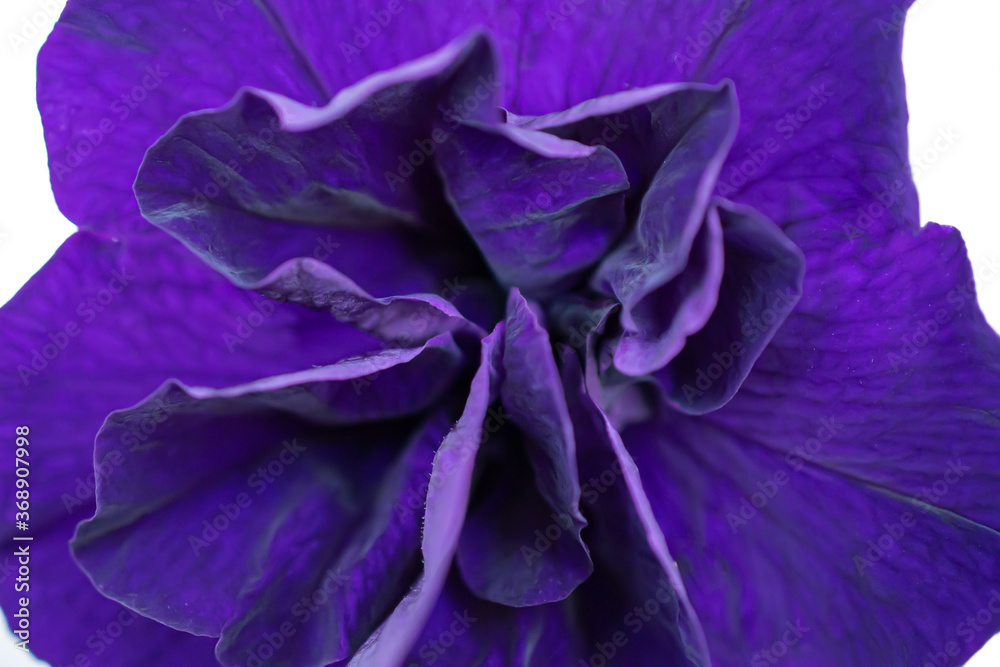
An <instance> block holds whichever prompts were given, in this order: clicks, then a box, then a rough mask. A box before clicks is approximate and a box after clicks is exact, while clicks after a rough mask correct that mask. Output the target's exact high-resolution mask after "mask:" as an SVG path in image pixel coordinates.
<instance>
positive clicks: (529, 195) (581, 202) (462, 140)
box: [437, 122, 629, 298]
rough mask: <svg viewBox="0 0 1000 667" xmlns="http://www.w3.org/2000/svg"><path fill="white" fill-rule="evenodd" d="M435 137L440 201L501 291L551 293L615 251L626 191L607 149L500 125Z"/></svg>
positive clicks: (625, 182)
mask: <svg viewBox="0 0 1000 667" xmlns="http://www.w3.org/2000/svg"><path fill="white" fill-rule="evenodd" d="M439 129H441V133H442V134H441V135H440V136H441V138H442V142H441V144H440V147H439V148H438V154H439V157H438V160H437V165H438V169H440V171H441V173H442V175H443V177H444V182H445V187H446V191H447V194H448V199H449V200H450V201H451V203H452V206H453V207H454V208H455V211H456V212H457V213H458V216H459V218H460V219H461V220H462V222H463V223H464V224H465V227H466V228H467V229H468V230H469V233H470V234H471V235H472V237H473V238H474V239H475V240H476V245H477V246H478V247H479V250H480V251H481V252H482V253H483V255H484V256H485V257H486V261H487V262H488V263H489V265H490V268H491V269H493V273H494V275H496V277H497V280H498V281H499V282H500V283H501V284H502V285H504V286H505V287H511V286H514V285H517V287H518V288H519V289H521V290H522V291H524V292H525V293H526V294H528V295H529V296H535V297H539V298H541V297H545V296H551V295H553V294H556V293H558V292H560V291H562V290H565V289H566V288H567V287H570V286H572V284H573V283H574V282H577V281H579V279H580V277H581V274H582V273H583V271H584V270H586V269H588V268H590V267H591V266H593V265H594V264H596V263H597V262H598V260H599V259H600V258H601V257H602V256H603V255H604V254H605V253H606V252H607V251H608V250H609V249H610V248H611V246H612V244H613V243H615V242H617V240H618V237H619V236H620V234H621V232H622V230H623V229H624V226H625V205H624V203H625V191H626V190H628V186H629V183H628V180H627V178H626V176H625V172H624V170H623V169H622V166H621V164H620V163H619V162H618V159H617V158H616V157H615V155H614V153H612V152H611V151H610V150H608V149H607V148H604V147H603V146H583V145H581V144H577V143H575V142H572V141H564V140H561V139H558V138H556V137H553V136H551V135H548V134H544V133H541V132H535V131H532V130H525V129H521V128H516V127H511V126H507V125H492V126H491V125H474V124H472V123H470V122H466V123H463V124H461V125H460V126H458V127H457V128H455V129H454V131H452V132H451V133H450V134H449V133H446V131H445V130H444V129H443V128H439Z"/></svg>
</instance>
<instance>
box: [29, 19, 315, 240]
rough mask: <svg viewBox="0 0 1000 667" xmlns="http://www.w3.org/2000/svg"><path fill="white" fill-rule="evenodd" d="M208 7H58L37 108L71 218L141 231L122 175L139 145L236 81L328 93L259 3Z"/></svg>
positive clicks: (136, 159)
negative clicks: (221, 10)
mask: <svg viewBox="0 0 1000 667" xmlns="http://www.w3.org/2000/svg"><path fill="white" fill-rule="evenodd" d="M220 6H225V5H224V4H223V3H215V2H202V3H196V4H194V5H192V4H191V3H189V2H186V1H182V0H166V1H165V2H157V3H156V4H149V3H141V4H129V5H127V6H123V4H122V3H120V2H114V1H112V0H70V2H69V3H67V7H66V11H65V12H64V13H63V15H62V17H61V18H60V19H59V22H58V23H57V24H56V26H55V29H54V30H53V32H52V34H51V35H50V36H49V39H48V41H47V42H46V43H45V45H44V46H43V47H42V50H41V53H40V54H39V58H38V107H39V110H40V111H41V115H42V123H43V126H44V129H45V142H46V145H47V146H48V151H49V159H50V161H49V169H50V171H51V174H52V188H53V191H54V192H55V196H56V201H57V202H58V204H59V208H60V210H61V211H62V212H63V213H64V214H65V215H66V217H67V218H69V219H70V220H72V221H73V222H74V223H76V224H77V225H80V226H81V227H87V228H93V229H102V230H107V231H109V232H111V233H113V234H116V235H119V234H123V233H129V232H134V231H142V230H144V229H145V230H148V229H149V226H148V225H147V223H146V222H145V221H144V220H143V219H142V218H141V217H140V216H139V210H138V208H137V207H136V204H135V197H134V196H133V194H132V182H133V181H134V180H135V174H136V171H137V170H138V168H139V163H140V162H141V161H142V157H143V154H144V153H145V152H146V149H147V148H149V146H151V145H152V144H153V143H154V142H155V141H156V139H157V138H158V137H159V136H160V135H162V134H163V133H164V132H166V131H167V130H168V129H169V128H170V126H171V125H173V124H174V122H176V120H177V118H178V117H180V116H181V115H182V114H185V113H188V112H190V111H196V110H200V109H205V108H208V107H214V106H218V105H220V104H224V103H225V102H227V101H228V100H229V99H230V98H231V97H232V96H233V94H234V93H235V92H236V91H237V90H238V89H239V88H240V87H241V86H259V87H261V88H264V89H267V90H273V91H275V92H278V93H281V94H283V95H287V96H289V97H292V98H295V99H297V100H299V101H301V102H303V103H306V104H317V105H319V104H324V103H325V102H326V101H327V100H328V99H329V97H330V93H329V92H328V90H327V89H326V86H325V85H324V84H323V82H321V81H319V80H318V79H317V78H316V77H315V75H314V73H313V72H312V68H311V65H310V63H309V62H308V60H307V59H306V58H303V56H302V54H301V53H300V52H299V50H298V48H297V45H296V44H295V43H294V42H293V41H291V40H290V39H289V35H288V34H287V33H285V32H283V31H282V30H281V29H280V24H275V23H274V22H273V20H272V19H273V17H272V16H270V15H269V13H268V12H267V10H266V9H262V8H258V7H256V6H254V5H253V4H252V3H249V2H248V3H245V5H244V6H243V7H241V8H240V11H238V12H236V11H233V12H228V13H224V14H223V15H220V14H219V11H218V10H219V7H220ZM225 7H226V9H229V7H228V6H225ZM179 35H183V39H179V38H178V36H179Z"/></svg>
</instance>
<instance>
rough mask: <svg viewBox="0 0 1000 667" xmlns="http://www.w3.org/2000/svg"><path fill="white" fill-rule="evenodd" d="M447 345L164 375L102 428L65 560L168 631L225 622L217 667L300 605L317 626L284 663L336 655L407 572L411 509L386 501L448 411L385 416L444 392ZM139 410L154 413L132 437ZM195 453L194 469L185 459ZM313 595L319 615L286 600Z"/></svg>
mask: <svg viewBox="0 0 1000 667" xmlns="http://www.w3.org/2000/svg"><path fill="white" fill-rule="evenodd" d="M460 358H461V355H460V353H459V352H458V350H457V349H456V348H455V347H454V345H453V344H452V343H451V342H450V339H448V338H447V337H442V338H440V339H436V340H432V341H431V342H430V343H428V345H426V346H425V347H424V348H422V349H421V350H419V351H415V350H406V351H392V352H389V353H381V354H379V355H375V356H372V357H367V358H361V359H356V360H346V361H344V362H341V363H339V364H336V365H333V366H327V367H322V368H317V369H313V370H310V371H304V372H300V373H294V374H291V375H287V376H279V377H275V378H268V379H267V380H261V381H258V382H254V383H251V384H248V385H243V386H240V387H233V388H228V389H221V390H210V389H204V388H190V389H188V388H185V387H183V386H181V385H178V384H176V383H174V384H168V385H166V386H165V387H164V388H162V389H161V390H160V391H158V392H157V393H156V394H154V395H153V396H152V397H151V398H150V399H149V400H147V401H145V402H144V403H143V404H142V405H140V406H138V407H137V408H133V409H130V410H126V411H121V412H116V413H113V414H112V416H111V417H110V418H109V419H108V421H107V422H106V424H105V426H104V428H103V429H102V430H101V433H100V435H99V436H98V439H97V448H96V454H95V461H96V464H97V465H98V466H103V467H108V468H111V471H110V473H109V474H108V475H106V476H104V477H102V478H101V480H100V481H99V483H98V487H97V501H98V511H97V514H96V515H95V517H94V518H93V519H90V520H88V521H86V522H84V523H82V524H80V526H79V528H78V530H77V535H76V538H75V540H74V542H73V553H74V555H75V556H76V558H77V560H78V561H79V562H80V563H81V565H82V566H83V568H84V569H85V570H86V571H87V572H88V574H89V575H90V576H91V577H92V579H93V580H94V582H95V583H96V584H97V586H98V588H99V589H100V590H101V591H102V592H103V593H104V594H105V595H108V596H109V597H111V598H113V599H116V600H118V601H120V602H122V603H123V604H125V605H126V606H129V607H130V608H133V609H135V610H137V611H139V612H140V613H142V614H143V615H147V616H150V617H153V618H155V619H157V620H159V621H160V622H162V623H165V624H166V625H169V626H171V627H174V628H177V629H179V630H184V631H187V632H191V633H194V634H202V635H211V636H218V635H220V634H221V635H222V638H221V640H220V644H219V647H218V649H217V653H218V655H219V657H220V659H222V660H223V661H224V662H225V663H226V664H230V665H236V664H240V661H242V660H243V654H244V653H245V652H247V651H251V652H252V651H255V650H257V649H258V648H259V643H260V639H261V637H260V633H262V632H265V631H270V632H273V631H276V630H278V631H280V632H284V634H286V635H287V634H288V633H287V632H285V631H282V630H280V628H281V626H282V625H283V623H285V622H287V623H289V625H291V627H296V626H297V625H304V623H303V622H302V619H301V618H300V617H301V616H302V615H303V614H304V611H303V607H305V608H306V609H309V610H310V611H311V612H313V614H314V615H315V616H316V617H317V618H316V621H315V622H314V623H313V625H311V626H309V627H308V628H301V629H302V632H299V633H297V636H296V639H295V640H294V641H289V642H288V649H287V652H282V664H288V665H293V664H294V665H315V666H317V667H322V666H323V665H326V664H329V663H330V662H332V661H335V660H340V659H344V658H346V657H348V656H349V655H350V653H351V651H352V649H353V648H356V647H357V646H358V645H360V644H361V643H362V642H363V641H364V640H365V639H366V638H367V637H368V635H369V634H370V633H371V631H372V630H373V629H374V628H375V627H376V626H377V624H378V623H379V622H380V621H381V619H382V617H383V615H384V614H386V613H388V612H389V610H390V609H391V608H392V605H393V604H394V603H395V602H396V597H394V596H400V595H402V594H403V592H404V591H405V589H406V586H408V585H409V583H410V581H411V579H410V577H413V576H415V575H416V566H417V560H416V557H417V548H418V530H419V522H418V518H417V517H416V516H415V515H414V513H413V512H412V511H410V512H409V513H406V512H399V511H397V510H398V508H400V507H403V503H404V502H405V501H406V499H407V496H409V495H410V494H412V493H417V492H418V489H419V487H420V485H421V484H422V483H424V482H425V480H426V478H427V475H428V474H429V473H430V463H431V458H432V456H433V452H434V450H435V449H436V447H437V446H438V445H439V444H440V442H441V438H443V436H444V434H445V432H446V431H447V429H448V428H449V426H450V424H451V423H450V422H449V421H447V419H444V420H443V421H442V419H441V418H435V419H434V420H432V421H431V422H428V423H427V424H426V425H424V426H419V427H416V428H414V426H413V425H412V420H410V421H403V422H400V421H399V419H398V418H399V417H401V416H408V415H413V414H414V413H415V411H416V410H418V409H419V408H420V407H421V406H422V404H423V403H424V402H426V401H428V400H431V399H433V397H434V396H435V395H439V394H440V388H438V389H435V387H434V384H438V385H439V386H440V384H441V383H440V381H439V380H437V379H436V378H433V376H434V375H435V374H436V373H440V372H441V371H442V370H443V371H444V372H443V373H442V375H443V376H444V377H445V378H447V377H449V375H452V374H453V372H454V370H455V369H456V364H455V362H454V361H451V362H449V359H452V360H457V359H460ZM449 366H450V368H449ZM431 368H433V369H435V371H436V372H435V373H430V372H429V369H431ZM412 373H417V376H418V377H423V378H428V377H431V378H432V379H430V384H426V383H425V386H420V383H414V382H413V379H414V378H409V379H408V378H407V377H406V376H407V375H411V374H412ZM359 382H363V383H366V384H358V383H359ZM401 387H408V388H411V390H410V391H409V392H408V396H406V397H405V398H403V397H402V396H401V395H400V388H401ZM361 398H363V399H367V400H366V401H361V400H359V399H361ZM401 399H402V400H401ZM367 403H370V405H368V404H367ZM163 413H166V416H165V417H163V418H162V419H159V416H160V415H162V414H163ZM393 418H396V420H395V421H392V419H393ZM384 420H389V421H384ZM144 421H160V422H162V423H159V424H158V427H157V428H156V432H155V440H152V441H149V442H146V443H143V444H141V445H140V444H139V443H136V442H134V441H135V437H134V429H135V426H136V425H137V424H139V423H143V422H144ZM334 425H337V426H339V428H328V427H329V426H334ZM404 442H406V443H409V444H408V445H407V447H405V448H404V449H403V452H402V453H400V447H399V445H400V444H401V443H404ZM279 443H280V444H279ZM196 456H197V457H199V464H198V466H196V467H192V466H186V465H184V464H183V462H184V461H185V460H188V459H190V457H196ZM300 461H301V462H300ZM419 506H420V503H419V502H418V503H417V507H418V508H419ZM388 563H392V565H388ZM407 563H409V565H407ZM375 573H378V574H375ZM361 582H365V585H364V586H361V585H360V584H361ZM374 582H378V585H374ZM331 588H332V589H333V590H332V591H331V590H330V589H331ZM321 591H323V592H325V593H326V594H328V595H329V598H330V602H329V603H327V606H325V607H324V608H323V610H322V612H318V613H317V612H316V610H315V609H313V608H312V607H310V606H309V605H308V604H305V603H303V604H302V605H300V606H298V607H297V606H296V602H297V601H299V600H300V599H301V598H303V597H305V598H307V599H308V598H311V597H312V596H314V595H318V594H320V592H321ZM314 605H315V603H314ZM293 621H295V624H292V622H293ZM331 629H333V630H332V631H331Z"/></svg>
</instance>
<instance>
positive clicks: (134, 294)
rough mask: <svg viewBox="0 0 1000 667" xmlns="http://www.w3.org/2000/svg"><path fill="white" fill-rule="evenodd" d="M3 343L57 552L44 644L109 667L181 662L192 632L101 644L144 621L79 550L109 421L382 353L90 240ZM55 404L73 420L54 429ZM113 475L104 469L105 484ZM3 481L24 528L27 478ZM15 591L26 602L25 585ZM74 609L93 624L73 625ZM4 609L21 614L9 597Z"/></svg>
mask: <svg viewBox="0 0 1000 667" xmlns="http://www.w3.org/2000/svg"><path fill="white" fill-rule="evenodd" d="M0 332H2V333H0V338H2V343H0V355H2V356H3V367H4V368H5V369H6V370H5V372H4V373H3V375H2V376H0V394H2V395H3V403H4V407H5V409H4V411H3V417H2V420H0V421H2V424H3V428H5V429H7V430H8V431H10V432H11V433H13V431H14V427H15V426H17V425H21V424H24V425H27V426H29V428H30V429H31V441H32V458H31V466H32V478H31V479H32V486H33V489H34V491H35V494H34V496H33V499H32V508H31V509H32V512H31V527H32V532H33V533H34V535H35V538H36V540H40V541H43V542H40V544H39V550H42V549H45V550H46V553H47V554H50V555H47V556H46V557H45V558H41V557H39V558H38V559H37V560H33V561H32V565H33V568H34V574H35V575H36V581H37V591H35V592H34V593H33V607H32V613H33V614H35V615H36V618H37V619H38V624H37V626H36V627H35V628H34V631H33V635H32V644H31V646H32V649H33V651H34V652H35V653H36V655H38V656H39V657H41V658H43V659H46V660H49V661H52V662H53V663H56V664H70V663H72V662H73V661H74V660H75V659H76V656H77V655H78V654H82V655H84V656H85V657H88V659H92V660H97V659H98V658H97V657H96V655H95V654H96V652H97V651H100V654H101V656H102V658H103V659H106V660H107V661H108V663H107V664H133V663H135V661H139V662H141V661H142V660H144V658H143V656H148V655H151V653H150V652H151V651H152V652H153V654H155V655H159V654H160V653H163V652H164V651H167V650H168V649H167V648H166V644H167V643H169V642H174V643H176V644H177V647H178V648H177V650H178V651H179V652H183V651H185V650H187V649H185V648H184V647H186V646H188V643H187V640H186V639H183V637H184V635H180V634H178V633H176V632H175V631H172V630H168V629H157V628H159V627H160V626H159V625H158V624H155V623H153V622H151V621H147V620H145V619H141V620H139V619H136V620H135V621H134V628H135V629H134V631H129V632H126V633H124V634H123V635H122V636H121V637H120V638H118V639H117V640H116V641H114V642H113V644H112V643H108V642H105V641H104V640H102V639H100V637H97V638H96V639H95V638H92V636H93V635H95V633H97V632H98V631H104V632H106V628H108V627H109V625H112V624H114V623H120V622H121V621H120V620H119V619H118V617H119V615H122V618H124V619H125V620H126V621H128V620H130V619H132V618H133V617H134V615H133V614H131V612H129V611H128V610H126V609H125V608H123V607H121V606H120V605H118V604H117V603H114V602H111V601H108V600H106V599H105V598H104V597H102V596H101V595H100V594H98V593H97V591H96V590H94V588H93V586H92V585H91V584H90V583H89V582H88V581H87V580H86V578H85V577H84V576H83V574H82V573H80V572H79V571H78V569H77V568H76V566H75V564H74V563H73V562H72V560H71V557H70V554H69V548H68V546H67V542H68V541H69V539H70V538H71V537H72V535H73V529H74V526H75V524H76V522H77V521H79V520H81V519H84V518H86V517H88V516H89V515H90V514H92V513H93V509H94V497H93V496H94V487H95V485H96V481H95V470H94V448H93V443H94V437H95V436H96V434H97V432H98V430H99V429H100V427H101V424H102V423H103V421H104V419H105V417H106V416H107V415H108V413H110V412H111V411H113V410H116V409H119V408H123V407H126V406H129V405H133V404H135V403H136V402H137V401H139V400H141V399H142V398H143V397H144V396H145V395H148V394H149V393H150V392H152V391H153V390H154V389H156V387H158V386H159V385H160V384H162V382H163V381H164V380H165V379H167V378H171V377H173V378H179V379H181V380H184V381H186V382H191V383H196V384H202V385H213V386H226V385H230V384H234V383H240V382H248V381H250V380H253V379H256V378H257V377H258V374H260V373H264V374H275V373H285V372H290V371H293V370H299V369H301V368H310V367H312V366H313V365H314V364H315V365H323V364H328V363H334V362H335V361H337V360H338V359H340V358H341V357H343V356H349V355H351V354H356V353H358V352H362V351H364V350H370V349H373V348H374V347H375V345H376V341H375V340H373V339H371V338H368V337H367V336H364V335H362V334H359V333H358V332H356V331H354V330H352V329H350V328H348V327H346V326H345V325H341V324H338V323H336V322H332V321H331V317H330V316H329V315H328V314H326V313H317V312H313V311H308V310H305V309H301V308H297V307H295V306H291V305H287V304H275V303H272V302H270V301H268V300H266V299H264V298H262V297H260V296H256V295H253V294H252V293H250V292H245V291H243V290H239V289H237V288H235V287H233V286H232V285H231V284H230V283H229V281H227V280H226V279H225V278H223V277H221V276H219V275H218V274H216V273H215V272H214V271H212V270H211V269H209V268H208V267H206V266H204V264H202V263H201V262H200V261H198V260H197V258H195V257H193V256H192V255H191V254H190V253H189V252H188V251H187V250H186V249H185V248H183V247H182V246H181V245H180V244H179V243H177V242H176V241H174V240H172V239H170V238H168V237H166V236H165V235H163V234H161V233H157V234H155V235H150V236H148V237H147V238H144V239H133V240H131V241H130V242H129V243H128V244H127V245H126V244H123V243H116V242H110V241H107V240H104V239H102V238H101V237H99V236H97V235H95V234H92V233H90V232H81V233H78V234H76V235H74V236H73V237H71V238H70V239H69V240H68V241H66V243H65V244H64V245H63V246H62V247H61V248H60V249H59V250H58V251H57V252H56V254H55V256H54V257H53V258H52V259H51V260H49V262H48V263H47V264H46V265H45V266H44V267H43V268H42V269H41V270H40V271H39V272H38V273H37V274H36V275H35V276H34V277H33V278H32V279H31V280H30V281H29V282H28V284H27V285H26V286H25V287H24V288H23V289H22V290H21V291H20V292H19V293H18V294H17V295H16V296H15V297H14V298H13V299H11V301H10V302H8V303H7V304H5V305H4V306H3V308H2V309H0ZM276 350H280V351H281V352H280V353H277V354H276V353H275V351H276ZM53 406H59V407H58V411H59V414H60V418H59V419H53V418H52V414H53V413H52V410H53V409H55V408H54V407H53ZM165 414H166V413H163V415H165ZM163 415H160V416H161V417H162V416H163ZM157 424H158V422H156V421H150V422H148V423H142V424H137V425H136V426H137V428H136V431H135V433H134V434H133V435H134V438H135V444H136V445H137V446H138V445H141V444H143V443H145V442H147V441H148V440H149V439H150V438H151V437H152V435H153V434H154V433H155V429H156V426H157ZM107 474H110V470H109V469H107V468H102V469H101V470H99V471H98V472H97V477H98V478H101V477H103V476H105V475H107ZM0 479H2V486H3V488H4V493H3V496H2V501H0V502H2V507H3V515H4V516H5V517H6V520H7V525H8V526H13V521H14V512H15V508H14V505H13V502H14V493H13V488H12V487H13V484H14V476H13V468H10V469H8V471H7V472H6V473H5V474H4V475H3V476H2V478H0ZM3 593H4V595H5V596H6V595H13V594H14V592H13V587H4V589H3ZM70 607H73V608H86V609H88V610H90V613H88V614H87V615H86V616H78V617H72V619H70V618H67V617H66V615H65V610H66V609H67V608H70ZM4 610H5V611H7V612H12V611H13V606H12V605H11V604H9V599H8V598H6V597H5V604H4ZM57 618H58V619H61V620H58V621H57V620H55V619H57ZM45 619H50V620H51V622H49V621H46V620H45ZM71 620H72V622H71ZM146 633H148V634H146ZM88 638H89V643H88ZM210 649H211V646H210V644H208V643H206V642H196V643H195V644H194V645H192V646H191V647H190V655H191V656H192V657H191V659H192V660H201V659H202V658H201V657H199V656H204V660H205V663H206V664H208V663H209V662H210V660H211V656H210V652H211V650H210ZM171 650H172V649H171ZM163 654H164V655H169V654H168V653H163Z"/></svg>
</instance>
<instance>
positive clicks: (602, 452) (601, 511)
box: [561, 348, 710, 665]
mask: <svg viewBox="0 0 1000 667" xmlns="http://www.w3.org/2000/svg"><path fill="white" fill-rule="evenodd" d="M561 361H562V377H563V383H564V387H565V391H566V399H567V403H568V405H569V409H570V411H571V413H572V416H573V424H574V427H575V428H576V431H577V433H578V434H579V438H580V443H581V451H580V473H581V476H582V477H583V478H584V479H586V482H585V484H584V501H585V503H586V506H585V510H586V514H587V516H588V518H591V520H592V522H593V531H592V532H588V534H587V540H588V543H589V544H593V546H594V560H595V563H598V564H599V566H598V571H597V573H596V575H595V577H594V583H593V587H592V588H593V589H596V591H597V595H595V596H594V597H595V598H596V599H594V598H591V600H590V601H589V606H588V607H587V611H588V613H590V614H595V616H596V617H597V618H602V617H603V619H604V620H605V626H604V627H603V628H601V631H602V634H603V636H605V637H608V638H609V639H611V640H612V643H614V644H615V645H616V646H619V649H620V651H619V652H618V655H619V656H620V658H621V659H622V660H624V661H626V662H634V663H638V664H641V663H643V662H645V661H647V660H649V658H650V657H651V656H657V659H658V660H663V658H664V657H665V656H669V658H670V659H669V660H668V661H667V663H668V664H690V665H709V664H710V660H709V657H708V647H707V645H706V642H705V635H704V632H703V630H702V628H701V624H700V622H699V619H698V616H697V615H696V613H695V609H694V607H693V606H692V604H691V602H690V601H689V599H688V595H687V592H686V590H685V588H684V583H683V581H682V580H681V576H680V572H679V571H678V569H677V565H676V563H675V562H674V559H673V556H671V553H670V550H669V549H668V547H667V543H666V540H665V539H664V535H663V532H662V531H661V530H660V527H659V525H658V524H657V522H656V518H655V516H654V514H653V510H652V507H651V505H650V501H649V499H648V498H647V497H646V492H645V491H644V490H643V485H642V481H641V480H640V478H639V469H638V468H637V466H636V464H635V461H634V460H633V457H632V456H631V455H630V454H629V452H628V451H627V450H626V448H625V445H624V443H623V442H622V439H621V436H619V434H618V432H617V431H616V430H615V429H614V427H613V426H612V425H611V423H610V421H609V419H608V417H607V416H606V415H605V414H604V413H603V412H602V411H601V409H600V408H599V407H598V406H597V405H596V404H595V403H594V401H593V400H592V399H591V398H590V396H589V395H588V394H587V389H586V383H585V378H584V371H583V369H582V368H581V367H580V363H579V361H578V358H577V356H576V354H575V353H574V352H572V351H570V350H569V349H566V348H564V349H563V351H562V354H561ZM654 582H655V583H654ZM594 592H595V591H594V590H591V591H590V594H591V595H593V594H594ZM609 603H610V604H609ZM619 605H620V606H619ZM643 612H645V613H643ZM622 625H624V626H625V628H622V627H621V626H622ZM650 626H651V627H650ZM598 627H600V626H599V625H598ZM647 627H650V630H648V631H647V632H646V633H644V634H643V635H642V636H641V637H636V638H629V639H627V640H626V644H625V645H624V646H622V645H621V643H620V642H619V641H617V640H616V639H615V636H614V635H610V634H609V633H610V632H613V631H616V630H617V631H624V630H625V629H626V628H627V629H628V630H629V631H630V632H631V634H633V635H638V634H639V633H640V632H641V631H642V630H643V629H644V628H647ZM625 634H626V635H627V634H628V633H625Z"/></svg>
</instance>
